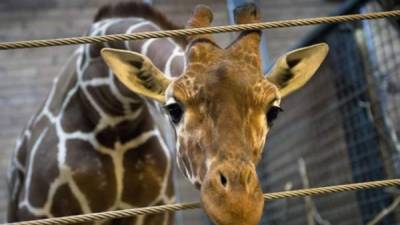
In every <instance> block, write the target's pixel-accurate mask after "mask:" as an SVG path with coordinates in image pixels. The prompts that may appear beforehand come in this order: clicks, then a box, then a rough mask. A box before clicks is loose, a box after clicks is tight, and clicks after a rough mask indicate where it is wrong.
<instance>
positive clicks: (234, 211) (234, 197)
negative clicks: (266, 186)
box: [201, 162, 264, 225]
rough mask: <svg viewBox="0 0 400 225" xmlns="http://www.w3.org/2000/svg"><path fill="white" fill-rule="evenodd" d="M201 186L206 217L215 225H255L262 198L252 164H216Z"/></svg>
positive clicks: (258, 216) (262, 202) (260, 212)
mask: <svg viewBox="0 0 400 225" xmlns="http://www.w3.org/2000/svg"><path fill="white" fill-rule="evenodd" d="M214 165H216V166H211V167H210V169H209V171H208V172H207V175H206V177H205V179H204V182H203V185H202V187H201V200H202V204H203V208H204V210H205V211H206V213H207V214H208V216H209V217H210V218H211V220H213V222H214V223H216V224H218V225H228V224H229V225H256V224H258V223H259V220H260V218H261V215H262V211H263V206H264V199H263V195H262V192H261V188H260V185H259V181H258V178H257V174H256V171H255V167H254V165H253V164H252V163H230V162H224V163H219V164H218V163H215V164H214Z"/></svg>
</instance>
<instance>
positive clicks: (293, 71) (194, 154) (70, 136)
mask: <svg viewBox="0 0 400 225" xmlns="http://www.w3.org/2000/svg"><path fill="white" fill-rule="evenodd" d="M259 15H260V14H259V12H258V10H257V8H256V7H255V6H254V5H251V4H248V5H245V6H243V7H239V8H237V9H236V10H235V21H236V22H237V23H254V22H258V21H259V19H260V16H259ZM95 18H96V19H95V23H94V24H93V25H92V27H91V29H90V31H89V33H90V35H93V36H94V35H106V34H114V33H128V32H129V33H130V32H142V31H156V30H161V29H165V30H172V29H177V28H178V27H177V26H175V25H173V24H172V23H171V22H169V20H168V19H167V18H166V17H165V16H164V15H162V14H161V13H160V12H158V11H157V10H155V9H154V8H152V7H151V6H148V5H146V4H141V3H119V4H116V5H111V6H106V7H104V8H102V9H100V10H99V12H98V14H97V16H96V17H95ZM212 18H213V15H212V12H211V10H210V9H209V8H208V7H206V6H198V7H196V9H195V10H194V13H193V16H192V17H191V18H190V19H189V21H188V23H187V27H188V28H194V27H206V26H209V25H210V24H211V22H212ZM259 42H260V32H258V31H247V32H242V33H241V34H240V35H239V36H238V38H237V39H236V40H235V41H234V42H232V44H231V45H229V46H228V47H226V48H221V47H220V46H218V44H216V42H215V41H214V40H213V37H212V35H210V34H208V35H197V36H190V37H187V38H176V39H174V40H172V39H150V40H141V41H126V42H109V43H104V44H91V45H82V46H80V47H79V49H78V50H77V51H76V52H75V53H74V55H73V56H72V58H71V59H70V60H69V61H68V62H67V64H66V66H65V67H64V69H63V71H62V73H61V74H60V76H59V77H57V78H56V79H55V80H54V83H53V87H52V88H51V90H50V93H49V96H48V98H47V99H46V101H45V103H44V105H43V106H42V107H41V108H40V110H39V112H38V113H37V114H36V115H34V116H33V117H32V119H31V121H30V122H29V124H28V126H27V127H26V128H25V130H24V132H23V133H22V135H21V137H20V139H19V140H18V141H17V150H16V151H15V154H14V158H13V160H12V165H11V170H10V176H9V180H10V182H9V184H10V187H9V189H10V200H9V207H8V221H9V222H15V221H23V220H30V219H38V218H49V217H56V216H67V215H74V214H81V213H90V212H100V211H105V210H116V209H126V208H132V207H142V206H152V205H159V204H167V203H172V202H173V201H174V200H175V196H174V188H173V181H172V167H173V166H172V162H173V157H176V160H177V164H178V166H179V167H180V169H181V171H182V173H183V174H184V175H185V176H186V177H187V178H188V179H189V180H190V182H192V183H193V184H194V186H195V187H197V188H198V189H199V190H200V192H201V201H202V204H203V208H204V209H205V211H206V212H207V214H208V215H209V216H210V218H211V219H212V220H213V221H214V222H215V223H216V224H218V225H225V224H238V225H255V224H257V223H258V221H259V219H260V217H261V213H262V209H263V204H264V201H263V198H262V192H261V189H260V185H259V181H258V178H257V174H256V171H255V166H256V164H257V163H258V161H259V160H260V158H261V154H262V149H263V146H264V143H265V139H266V135H267V133H268V131H269V129H270V126H271V123H272V121H273V120H274V119H275V118H276V116H277V114H278V112H279V105H280V102H281V99H282V98H284V97H285V96H287V95H289V94H290V93H292V92H293V91H295V90H297V89H298V88H300V87H302V86H303V85H304V84H305V83H306V82H307V81H308V80H309V79H310V78H311V77H312V76H313V74H314V73H315V71H316V70H317V69H318V67H319V66H320V64H321V63H322V62H323V60H324V58H325V57H326V55H327V52H328V47H327V45H326V44H323V43H322V44H317V45H313V46H309V47H305V48H301V49H297V50H294V51H291V52H288V53H287V54H285V55H283V56H282V57H281V58H279V59H278V60H277V62H276V65H275V67H273V69H272V70H271V71H270V73H269V75H267V76H264V74H263V73H262V70H261V62H260V55H259ZM114 75H115V76H114ZM174 149H175V151H173V150H174ZM99 196H101V197H99ZM172 222H173V215H172V214H170V213H165V214H159V215H146V216H139V217H135V218H128V219H121V220H114V221H102V222H99V224H135V225H143V224H146V225H151V224H165V225H167V224H172Z"/></svg>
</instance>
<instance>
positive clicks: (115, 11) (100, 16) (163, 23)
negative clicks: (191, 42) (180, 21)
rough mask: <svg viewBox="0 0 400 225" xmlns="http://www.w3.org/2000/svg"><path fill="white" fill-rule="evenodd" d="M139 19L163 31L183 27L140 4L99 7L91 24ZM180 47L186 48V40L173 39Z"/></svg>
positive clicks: (152, 8)
mask: <svg viewBox="0 0 400 225" xmlns="http://www.w3.org/2000/svg"><path fill="white" fill-rule="evenodd" d="M126 17H139V18H143V19H145V20H149V21H151V22H153V23H155V24H156V25H157V26H159V27H160V28H161V29H163V30H177V29H182V28H183V26H181V25H177V24H175V23H173V22H172V21H171V20H170V19H169V18H168V17H167V16H166V15H165V14H163V13H162V12H160V11H159V10H158V9H156V8H155V7H153V6H151V5H149V4H146V3H142V2H133V1H127V2H119V3H114V4H106V5H103V6H102V7H100V9H99V10H98V11H97V13H96V15H95V16H94V20H93V22H98V21H100V20H104V19H109V18H126ZM174 39H175V40H176V41H177V42H178V44H180V45H181V46H183V47H184V46H186V44H187V43H186V39H184V38H174Z"/></svg>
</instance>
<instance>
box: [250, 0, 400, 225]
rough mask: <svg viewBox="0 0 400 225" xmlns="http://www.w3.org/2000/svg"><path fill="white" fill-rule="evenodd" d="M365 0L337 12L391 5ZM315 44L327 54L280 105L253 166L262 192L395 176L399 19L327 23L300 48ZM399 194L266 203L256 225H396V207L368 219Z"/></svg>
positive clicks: (399, 129) (399, 135)
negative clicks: (307, 80) (260, 157)
mask: <svg viewBox="0 0 400 225" xmlns="http://www.w3.org/2000/svg"><path fill="white" fill-rule="evenodd" d="M364 2H365V3H363V4H359V5H357V7H352V8H351V9H350V10H349V9H348V10H347V11H345V12H343V13H345V14H348V13H360V12H370V11H371V12H372V11H383V10H389V9H393V8H396V7H397V6H396V2H383V1H364ZM317 42H326V43H328V44H329V46H330V53H329V55H328V58H327V60H326V61H325V62H324V65H323V66H322V67H321V69H320V70H319V71H318V73H317V74H316V75H315V77H314V78H313V79H312V81H311V82H310V83H309V84H308V85H307V86H306V87H305V88H304V89H302V90H300V91H299V92H298V93H296V94H295V95H293V96H290V97H288V98H287V99H285V101H284V103H283V108H284V110H285V112H284V113H282V114H281V115H280V118H279V119H278V121H277V122H276V123H275V124H274V127H273V129H272V131H271V133H270V135H269V137H268V138H269V140H268V142H267V143H268V144H267V146H266V149H265V154H264V159H263V162H262V163H261V165H260V166H259V168H258V170H259V174H260V176H262V180H263V186H264V187H263V189H264V191H267V192H271V191H280V190H285V189H286V190H289V189H297V188H304V187H308V186H310V187H316V186H324V185H332V184H340V183H352V182H364V181H372V180H382V179H387V178H398V177H399V175H400V154H399V153H400V140H399V139H400V70H399V66H400V29H399V26H398V21H395V20H389V19H382V20H373V21H362V22H356V23H348V24H338V25H331V26H329V27H327V28H324V29H321V30H320V31H319V32H315V33H314V34H313V36H311V37H310V38H308V40H306V41H304V42H302V44H301V45H309V44H312V43H317ZM301 45H300V46H301ZM398 194H399V191H397V190H396V189H379V190H365V191H357V192H352V193H343V194H336V195H332V196H324V197H318V198H304V199H293V200H291V199H290V200H281V201H275V202H267V204H266V206H265V214H264V218H263V224H271V225H272V224H273V225H275V224H280V225H285V224H287V225H289V224H290V225H295V224H308V225H313V224H325V225H327V224H335V225H338V224H341V225H345V224H349V225H350V224H352V225H354V224H370V225H372V224H385V225H392V224H398V223H399V222H400V218H399V215H400V210H399V209H396V208H397V207H394V208H395V209H394V210H392V211H390V212H389V213H388V214H387V215H385V216H383V217H382V218H381V219H379V220H378V221H373V219H374V218H375V217H376V216H377V215H378V214H380V213H382V211H383V210H384V209H385V208H388V207H389V206H390V205H391V204H392V202H393V201H394V199H395V198H398ZM372 221H373V222H372Z"/></svg>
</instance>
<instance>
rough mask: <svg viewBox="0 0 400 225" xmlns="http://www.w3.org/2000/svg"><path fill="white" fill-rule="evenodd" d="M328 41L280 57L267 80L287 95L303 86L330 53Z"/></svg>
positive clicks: (283, 94)
mask: <svg viewBox="0 0 400 225" xmlns="http://www.w3.org/2000/svg"><path fill="white" fill-rule="evenodd" d="M328 51H329V47H328V45H327V44H326V43H320V44H316V45H311V46H308V47H304V48H299V49H296V50H293V51H291V52H288V53H286V54H285V55H283V56H282V57H280V58H279V59H278V60H277V62H276V64H275V66H274V67H273V69H272V70H271V72H270V74H269V75H268V76H267V80H269V81H270V82H272V83H274V84H275V85H276V86H277V87H278V88H279V91H280V93H281V96H282V97H284V96H287V95H289V94H290V93H292V92H294V91H296V90H297V89H299V88H301V87H302V86H303V85H304V84H305V83H307V81H308V80H309V79H310V78H311V77H312V76H313V75H314V73H315V72H316V71H317V69H318V68H319V67H320V65H321V64H322V62H323V61H324V59H325V57H326V55H327V54H328Z"/></svg>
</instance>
